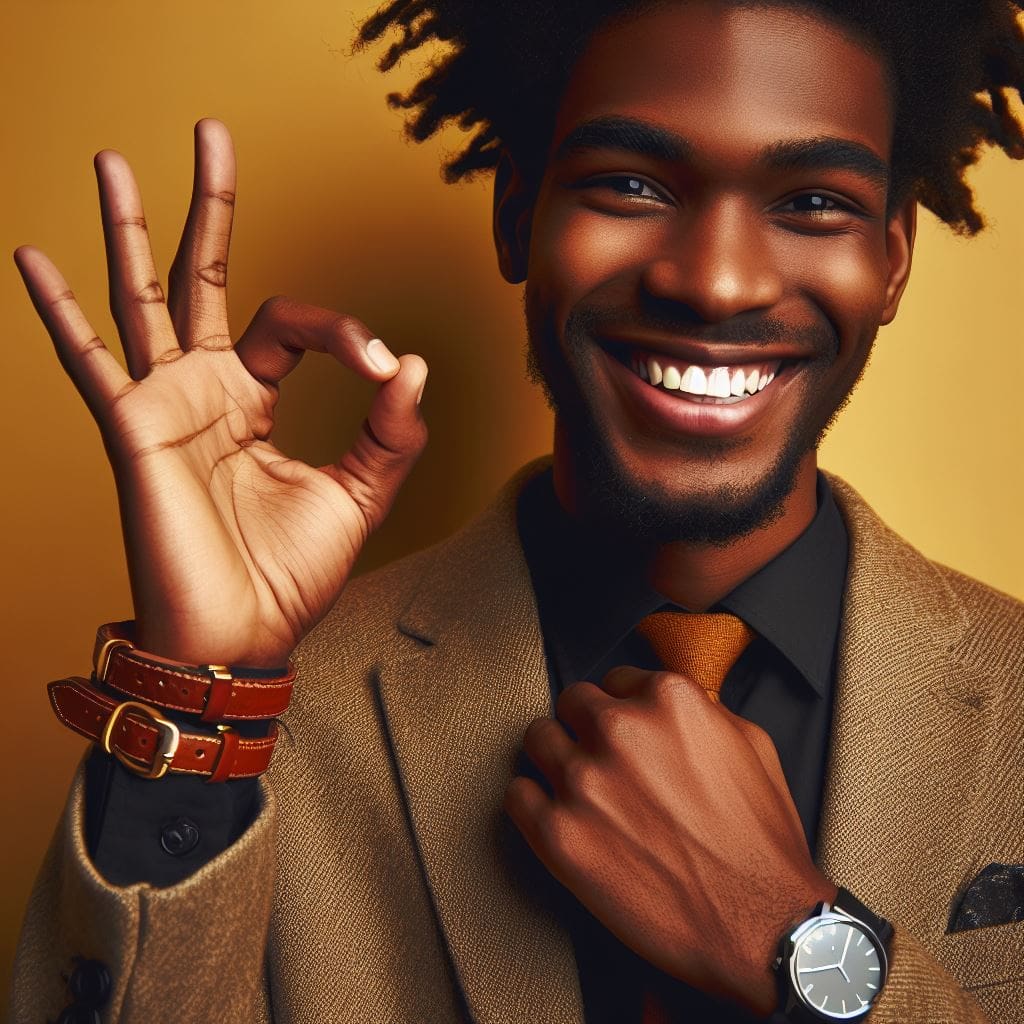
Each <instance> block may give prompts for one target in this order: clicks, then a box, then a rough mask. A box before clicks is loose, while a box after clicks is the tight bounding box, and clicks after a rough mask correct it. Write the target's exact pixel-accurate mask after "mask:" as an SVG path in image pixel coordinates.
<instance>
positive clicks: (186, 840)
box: [160, 818, 199, 857]
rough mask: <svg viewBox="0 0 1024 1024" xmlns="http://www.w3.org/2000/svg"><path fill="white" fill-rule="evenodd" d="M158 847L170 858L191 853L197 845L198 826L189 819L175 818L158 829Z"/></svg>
mask: <svg viewBox="0 0 1024 1024" xmlns="http://www.w3.org/2000/svg"><path fill="white" fill-rule="evenodd" d="M160 845H161V846H162V847H163V848H164V850H165V851H166V852H167V853H169V854H170V855H171V856H172V857H182V856H184V855H185V854H186V853H191V852H192V851H193V850H194V849H195V848H196V847H197V846H198V845H199V826H198V825H196V823H195V822H194V821H191V820H190V819H189V818H175V819H174V821H172V822H170V823H169V824H167V825H164V827H163V828H162V829H160Z"/></svg>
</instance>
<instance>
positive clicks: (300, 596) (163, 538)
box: [15, 120, 426, 666]
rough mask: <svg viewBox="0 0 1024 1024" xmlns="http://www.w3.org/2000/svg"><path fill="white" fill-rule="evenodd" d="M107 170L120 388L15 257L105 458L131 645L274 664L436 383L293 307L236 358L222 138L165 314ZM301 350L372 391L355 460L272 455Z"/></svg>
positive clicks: (75, 314)
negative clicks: (127, 592) (276, 419)
mask: <svg viewBox="0 0 1024 1024" xmlns="http://www.w3.org/2000/svg"><path fill="white" fill-rule="evenodd" d="M96 170H97V177H98V180H99V187H100V203H101V209H102V216H103V228H104V235H105V238H106V243H107V259H108V267H109V273H110V294H111V309H112V311H113V313H114V318H115V320H116V322H117V325H118V330H119V333H120V336H121V341H122V344H123V346H124V351H125V357H126V361H127V363H128V372H127V373H126V372H125V370H124V369H123V368H122V367H121V366H120V364H119V363H118V362H117V360H116V359H115V358H114V356H113V355H112V354H111V353H110V351H109V350H108V349H107V348H106V346H105V345H104V344H103V342H102V341H101V340H100V339H99V338H97V337H96V334H95V332H94V331H93V330H92V328H91V327H90V326H89V324H88V321H87V320H86V318H85V316H84V315H83V313H82V311H81V309H80V308H79V306H78V304H77V302H76V301H75V298H74V296H73V295H72V293H71V291H70V290H69V288H68V286H67V284H66V283H65V281H64V279H63V278H62V277H61V275H60V273H59V271H58V270H57V269H56V267H55V266H54V265H53V264H52V263H51V262H50V261H49V260H48V259H47V258H46V256H44V255H43V254H42V253H41V252H39V251H38V250H37V249H33V248H31V247H23V248H21V249H19V250H18V252H17V253H16V254H15V258H16V260H17V263H18V267H19V269H20V270H21V272H22V275H23V277H24V279H25V283H26V286H27V287H28V290H29V293H30V295H31V297H32V300H33V302H34V303H35V306H36V309H37V310H38V311H39V314H40V316H41V317H42V319H43V321H44V323H45V324H46V326H47V329H48V331H49V333H50V336H51V338H52V339H53V342H54V345H55V347H56V349H57V353H58V355H59V357H60V359H61V362H62V363H63V365H64V367H65V369H66V370H67V372H68V374H69V375H70V376H71V378H72V380H73V381H74V383H75V385H76V387H77V388H78V390H79V392H80V393H81V395H82V397H83V398H84V399H85V401H86V403H87V404H88V406H89V408H90V410H91V411H92V413H93V415H94V417H95V418H96V421H97V423H98V425H99V427H100V431H101V433H102V435H103V439H104V442H105V445H106V448H107V452H108V454H109V456H110V460H111V464H112V466H113V470H114V476H115V479H116V482H117V488H118V496H119V499H120V503H121V516H122V522H123V526H124V532H125V546H126V551H127V555H128V567H129V574H130V578H131V584H132V594H133V598H134V602H135V614H136V630H137V641H138V644H139V646H140V647H141V648H143V649H144V650H149V651H151V652H153V653H158V654H161V655H163V656H164V657H167V658H172V659H174V660H178V661H183V662H191V663H196V664H203V663H209V662H216V663H221V664H235V665H240V664H244V665H257V666H258V665H268V666H269V665H281V664H283V663H284V661H285V659H286V658H287V655H288V654H289V653H290V652H291V650H292V649H293V648H294V647H295V645H296V644H297V643H298V641H299V639H301V637H302V636H303V635H304V634H305V633H306V632H308V631H309V630H310V629H311V628H312V626H313V625H314V624H315V623H316V622H317V621H318V620H319V619H320V618H321V617H322V616H323V615H324V614H325V613H326V612H327V610H328V609H329V608H330V606H331V604H332V603H333V602H334V601H335V600H336V598H337V596H338V594H339V593H340V592H341V589H342V587H343V586H344V583H345V580H346V578H347V577H348V574H349V572H350V571H351V568H352V564H353V562H354V561H355V558H356V556H357V555H358V553H359V551H360V549H361V547H362V545H363V543H364V542H365V540H366V538H367V536H368V535H369V533H370V531H371V530H373V529H374V528H375V527H376V526H378V525H379V524H380V522H381V521H382V519H383V518H384V516H385V515H386V514H387V511H388V510H389V508H390V507H391V504H392V502H393V500H394V497H395V495H396V493H397V491H398V488H399V487H400V485H401V483H402V481H403V480H404V479H405V477H406V475H407V474H408V472H409V470H410V469H411V467H412V465H413V463H414V462H415V460H416V458H417V456H418V455H419V453H420V451H422V449H423V446H424V444H425V441H426V428H425V426H424V423H423V420H422V417H421V416H420V413H419V397H420V395H421V393H422V387H423V384H424V381H425V378H426V365H425V364H424V362H423V360H422V359H420V358H419V357H418V356H403V357H402V358H401V360H396V359H395V358H394V356H392V355H391V354H390V352H388V351H387V349H386V348H385V347H384V345H383V343H381V342H380V341H378V340H376V339H374V338H373V336H372V334H371V332H370V331H369V330H368V329H367V328H366V327H365V326H364V325H363V324H361V323H359V322H358V321H357V320H355V319H353V318H351V317H347V316H341V315H339V314H337V313H332V312H330V311H327V310H321V309H316V308H313V307H310V306H305V305H302V304H300V303H297V302H293V301H290V300H287V299H281V298H278V299H271V300H269V301H268V302H266V303H264V305H263V306H262V307H261V309H260V311H259V312H258V313H257V315H256V317H255V318H254V319H253V321H252V323H251V324H250V325H249V327H248V328H247V329H246V331H245V332H244V333H243V335H242V336H241V338H240V339H239V340H238V342H237V344H233V343H232V340H231V338H230V337H229V333H228V326H227V304H226V289H225V286H226V278H227V258H228V246H229V240H230V234H231V219H232V212H233V206H234V189H235V163H234V153H233V149H232V145H231V139H230V137H229V135H228V133H227V129H226V128H225V127H224V126H223V125H222V124H220V123H219V122H217V121H210V120H207V121H202V122H200V123H199V124H198V125H197V126H196V175H195V186H194V190H193V195H192V203H191V206H190V208H189V214H188V220H187V222H186V225H185V230H184V233H183V235H182V240H181V245H180V246H179V249H178V253H177V256H176V257H175V260H174V264H173V267H172V270H171V274H170V287H169V289H168V295H167V301H166V302H165V301H164V294H163V290H162V289H161V287H160V285H159V283H158V278H157V273H156V270H155V267H154V263H153V258H152V254H151V250H150V245H149V238H148V234H147V231H146V224H145V219H144V216H143V211H142V201H141V197H140V195H139V190H138V187H137V185H136V183H135V180H134V178H133V176H132V173H131V170H130V168H129V167H128V164H127V163H126V162H125V160H124V158H123V157H121V156H120V155H119V154H117V153H114V152H110V151H106V152H103V153H100V154H99V155H98V156H97V158H96ZM307 350H315V351H320V352H329V353H331V354H332V355H334V356H335V357H336V358H337V359H338V360H340V361H341V362H342V363H344V364H345V365H346V366H348V367H350V368H351V369H352V370H354V371H355V372H357V373H359V374H360V375H361V376H363V377H366V378H368V379H371V380H376V381H378V382H380V387H379V389H378V391H377V393H376V395H375V397H374V400H373V402H372V404H371V407H370V411H369V414H368V416H367V419H366V421H365V422H364V424H363V428H362V429H361V431H360V433H359V435H358V437H357V439H356V441H355V443H354V444H353V446H352V447H351V449H350V450H349V451H348V452H346V453H345V454H344V455H343V456H342V457H341V458H340V459H339V460H338V462H336V463H335V464H334V465H330V466H323V467H319V468H314V467H312V466H308V465H306V464H305V463H303V462H300V461H298V460H295V459H289V458H287V457H286V456H285V455H283V454H282V453H281V452H279V451H278V450H277V449H276V448H275V447H274V446H273V445H272V444H271V443H270V442H269V441H268V437H269V435H270V431H271V428H272V426H273V411H274V405H275V402H276V399H277V385H278V383H279V382H280V380H281V379H282V378H283V377H284V376H285V375H286V374H287V373H288V372H289V371H290V370H291V369H292V368H293V367H294V366H295V365H296V364H297V363H298V361H299V359H300V358H301V356H302V354H303V352H305V351H307Z"/></svg>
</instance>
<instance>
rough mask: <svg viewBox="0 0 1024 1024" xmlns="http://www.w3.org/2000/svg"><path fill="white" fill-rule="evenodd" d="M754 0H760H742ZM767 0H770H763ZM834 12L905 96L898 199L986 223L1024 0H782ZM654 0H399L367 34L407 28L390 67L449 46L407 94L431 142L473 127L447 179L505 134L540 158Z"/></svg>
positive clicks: (487, 157)
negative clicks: (988, 165) (987, 191)
mask: <svg viewBox="0 0 1024 1024" xmlns="http://www.w3.org/2000/svg"><path fill="white" fill-rule="evenodd" d="M732 2H737V3H744V2H749V0H732ZM762 2H763V0H762ZM776 2H778V3H780V5H784V6H785V5H788V6H799V7H802V8H808V9H810V10H812V11H821V12H823V13H824V14H826V16H831V17H832V18H833V19H834V20H836V21H838V22H839V23H841V24H844V25H846V26H847V27H850V28H852V29H853V30H854V31H855V32H857V33H858V34H859V35H860V36H861V38H864V39H866V40H867V41H868V42H869V43H870V44H872V45H873V46H874V47H875V48H877V49H878V51H879V52H880V53H881V54H882V55H883V56H884V57H885V58H886V60H887V62H888V66H889V75H890V80H891V82H892V84H893V92H894V97H895V114H896V116H895V130H894V138H893V153H892V165H893V188H892V194H891V195H890V206H892V205H894V203H896V202H899V201H902V199H903V198H906V197H909V196H911V195H913V196H914V197H915V198H916V199H917V200H918V201H919V202H921V203H922V204H923V205H924V206H926V207H927V208H928V209H929V210H931V211H932V212H933V213H934V214H935V215H936V216H937V217H938V218H939V219H940V220H942V221H944V222H945V223H946V224H948V225H949V226H950V227H951V228H952V229H953V230H954V231H956V232H958V233H960V234H967V235H973V234H975V233H976V232H977V231H980V230H981V228H982V227H983V226H984V221H983V219H982V217H981V215H980V213H979V212H978V211H977V209H976V208H975V205H974V196H973V193H972V191H971V188H970V186H969V185H968V184H967V182H966V180H965V178H964V173H965V171H966V169H967V168H968V167H970V166H971V165H972V164H974V163H975V162H976V161H977V159H978V157H979V155H980V151H981V149H982V147H983V146H985V145H990V146H995V147H998V148H1000V149H1002V150H1003V151H1004V152H1005V153H1006V154H1007V155H1008V156H1010V157H1012V158H1013V159H1017V160H1019V159H1022V158H1024V130H1022V124H1021V121H1020V119H1019V118H1018V116H1017V114H1016V113H1015V112H1014V111H1013V110H1012V109H1011V105H1010V95H1011V94H1012V93H1013V92H1016V93H1017V96H1018V97H1024V31H1022V27H1021V23H1020V21H1019V20H1018V17H1017V15H1018V13H1019V12H1020V11H1021V10H1022V9H1024V0H895V2H894V0H776ZM645 3H646V4H648V5H649V4H650V3H651V0H560V2H559V3H551V2H550V0H545V2H541V0H515V2H514V0H392V2H390V3H387V4H386V5H385V6H383V7H382V8H381V9H380V10H379V11H378V12H377V13H376V14H375V15H373V16H372V17H370V18H368V19H367V20H366V21H365V22H364V23H363V25H362V27H361V28H360V31H359V36H358V39H357V41H356V46H357V47H361V46H365V45H366V44H368V43H371V42H374V41H377V40H380V39H382V37H385V36H388V35H390V34H391V32H392V31H394V30H397V32H398V33H399V38H398V39H397V40H396V41H394V42H392V43H390V45H389V46H388V48H387V50H386V51H385V52H384V54H383V56H382V57H381V58H380V61H379V67H380V68H381V70H382V71H387V70H389V69H391V68H393V67H394V66H395V65H396V64H397V63H398V62H399V60H401V59H402V58H403V57H404V56H406V55H407V54H410V53H412V52H413V51H415V50H417V49H419V48H420V47H421V46H424V45H425V44H429V43H432V42H440V43H445V44H448V47H449V49H448V52H447V54H446V55H445V56H444V57H442V58H441V59H438V60H436V61H435V62H434V63H433V64H432V65H431V66H430V69H429V70H428V71H427V73H426V74H425V75H424V76H423V77H422V78H421V79H420V81H419V82H417V84H416V85H414V86H413V87H412V89H410V90H409V92H408V93H406V94H405V95H401V94H397V93H393V94H391V95H390V96H389V97H388V101H389V102H390V103H391V105H392V106H394V107H399V108H402V109H406V110H409V111H411V112H412V113H411V114H410V117H409V120H408V123H407V131H408V134H409V135H410V136H411V137H412V138H413V139H415V140H416V141H423V140H424V139H426V138H428V137H430V136H431V135H433V134H434V133H435V132H437V131H438V129H440V128H441V127H442V126H444V125H446V124H457V125H459V126H460V127H461V128H463V129H465V130H467V131H471V132H472V133H473V134H472V135H471V137H470V140H469V142H468V144H467V145H466V146H465V147H464V148H463V149H462V151H461V152H459V153H457V154H456V155H455V156H454V157H452V158H451V159H449V160H448V161H447V162H446V163H445V165H444V169H443V170H444V176H445V179H446V180H447V181H452V182H454V181H457V180H459V179H462V178H465V177H468V176H471V175H474V174H477V173H480V172H487V171H490V170H493V169H494V168H495V167H496V166H497V164H498V160H499V156H500V153H501V150H502V148H503V147H507V148H508V149H509V150H510V151H511V152H513V153H515V154H516V156H517V158H518V159H519V160H521V161H522V162H523V164H524V165H525V166H526V167H527V168H528V169H529V168H532V169H537V168H538V167H539V164H538V161H539V160H540V159H541V158H542V156H543V150H544V149H545V148H546V144H547V142H548V140H549V138H550V131H551V128H552V124H553V119H554V114H555V107H556V105H557V102H558V98H559V97H560V95H561V93H562V89H563V87H564V85H565V83H566V79H567V77H568V73H569V71H570V69H571V68H572V65H573V63H574V61H575V59H576V58H577V57H578V56H579V55H580V53H581V52H582V50H583V47H584V45H585V43H586V41H587V39H588V38H589V36H590V34H591V33H592V32H593V31H594V30H595V29H596V28H598V27H599V26H600V25H601V24H603V23H604V22H606V21H607V20H608V19H610V18H614V17H616V16H618V15H622V14H625V13H627V12H628V11H630V10H631V9H633V8H637V7H640V6H641V5H643V4H645Z"/></svg>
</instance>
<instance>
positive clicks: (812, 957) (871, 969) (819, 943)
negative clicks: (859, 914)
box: [777, 903, 889, 1021]
mask: <svg viewBox="0 0 1024 1024" xmlns="http://www.w3.org/2000/svg"><path fill="white" fill-rule="evenodd" d="M832 939H836V940H837V941H835V942H832V941H831V940H832ZM826 944H828V945H829V953H828V954H826V959H829V958H831V956H833V955H836V952H835V950H836V948H837V947H841V948H842V952H841V953H840V954H838V955H839V959H838V961H837V962H836V963H835V964H833V965H829V964H823V963H816V962H815V961H816V960H817V959H818V958H819V955H820V951H821V949H823V948H824V946H825V945H826ZM851 951H853V952H852V953H851ZM816 954H818V955H816ZM780 960H785V961H786V962H787V971H788V982H789V986H788V987H789V999H787V1007H786V1009H787V1011H791V1010H792V1009H794V1008H795V1007H794V1005H793V1004H794V1003H795V1004H796V1005H798V1006H799V1007H800V1008H801V1009H802V1010H803V1011H805V1012H804V1013H801V1014H799V1016H800V1017H806V1019H808V1020H812V1021H817V1020H825V1021H843V1020H846V1021H853V1020H860V1019H861V1018H863V1017H864V1016H866V1015H867V1013H868V1012H869V1011H870V1010H871V1007H872V1005H873V1004H874V1001H875V999H876V998H877V997H878V994H879V993H880V992H881V991H882V986H883V985H884V984H885V979H886V975H887V974H888V970H889V962H888V957H887V956H886V953H885V946H884V944H883V943H882V941H881V940H880V939H879V937H878V936H877V935H876V934H875V932H874V931H873V929H872V928H871V927H870V926H869V925H867V924H865V923H864V922H863V921H861V920H859V919H858V918H856V917H854V916H853V915H851V914H848V913H846V912H845V911H843V910H841V909H840V908H839V907H831V906H830V905H829V904H828V903H823V904H822V907H821V910H820V912H819V913H817V914H815V915H814V916H812V917H809V918H807V919H806V920H805V921H803V922H801V923H800V924H799V925H797V927H796V928H795V929H794V930H793V931H792V932H790V933H789V934H788V935H787V937H786V944H785V950H784V952H783V955H782V957H780ZM777 964H778V966H780V967H781V966H782V964H781V963H780V962H779V961H777ZM847 968H849V969H847ZM809 975H820V976H821V978H820V980H819V979H818V978H815V979H813V980H812V979H811V978H810V977H809ZM840 979H842V980H840ZM816 989H817V991H815V990H816ZM819 996H822V997H823V998H822V1001H821V1002H820V1003H819V1002H817V1001H816V1000H817V999H818V997H819ZM830 1001H832V1005H829V1003H830Z"/></svg>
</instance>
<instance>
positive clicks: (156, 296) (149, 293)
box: [135, 281, 164, 305]
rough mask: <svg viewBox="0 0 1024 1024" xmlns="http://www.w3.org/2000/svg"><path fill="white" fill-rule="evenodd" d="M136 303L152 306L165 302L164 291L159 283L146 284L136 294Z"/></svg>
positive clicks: (150, 282)
mask: <svg viewBox="0 0 1024 1024" xmlns="http://www.w3.org/2000/svg"><path fill="white" fill-rule="evenodd" d="M135 301H136V302H138V303H140V304H141V305H150V304H152V303H158V302H163V301H164V290H163V288H162V287H161V286H160V282H159V281H149V282H148V283H146V284H144V285H143V286H142V287H141V288H140V289H139V290H138V291H137V292H136V293H135Z"/></svg>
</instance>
